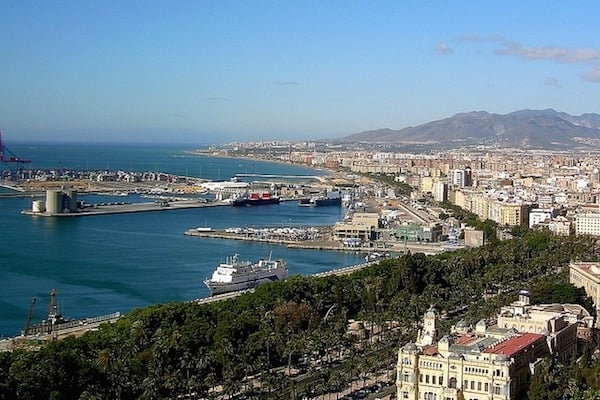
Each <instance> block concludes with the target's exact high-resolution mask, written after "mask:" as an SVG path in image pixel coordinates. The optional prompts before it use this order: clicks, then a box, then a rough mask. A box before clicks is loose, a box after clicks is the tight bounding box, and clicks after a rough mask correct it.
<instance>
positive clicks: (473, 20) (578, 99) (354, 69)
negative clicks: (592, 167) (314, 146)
mask: <svg viewBox="0 0 600 400" xmlns="http://www.w3.org/2000/svg"><path fill="white" fill-rule="evenodd" d="M598 15H600V3H598V2H597V1H579V2H554V1H547V0H545V1H536V0H533V1H523V0H520V1H510V0H507V1H493V2H492V1H481V2H473V1H409V0H403V1H383V0H381V1H377V0H369V1H360V0H357V1H347V0H343V1H336V0H328V1H322V0H318V1H294V0H289V1H287V0H286V1H281V0H277V1H267V0H265V1H260V0H240V1H229V0H215V1H211V0H200V1H198V0H189V1H178V0H173V1H164V0H161V1H154V0H139V1H138V0H127V1H120V0H119V1H114V0H105V1H81V0H74V1H61V0H52V1H51V0H38V1H19V0H0V131H1V132H2V138H3V140H4V142H6V143H8V142H10V141H85V142H115V141H117V142H156V143H175V142H181V143H223V142H228V141H243V142H247V141H255V140H312V139H326V138H336V137H343V136H346V135H350V134H353V133H357V132H362V131H365V130H371V129H379V128H391V129H401V128H405V127H408V126H416V125H419V124H423V123H426V122H429V121H433V120H438V119H442V118H447V117H450V116H452V115H454V114H457V113H461V112H469V111H488V112H491V113H500V114H505V113H509V112H512V111H516V110H520V109H526V108H527V109H545V108H553V109H555V110H557V111H564V112H568V113H571V114H576V115H579V114H581V113H591V112H600V24H598V22H597V18H598Z"/></svg>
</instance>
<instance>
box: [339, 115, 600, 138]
mask: <svg viewBox="0 0 600 400" xmlns="http://www.w3.org/2000/svg"><path fill="white" fill-rule="evenodd" d="M343 140H344V141H352V142H372V143H397V144H414V143H420V144H446V145H451V144H465V145H469V144H485V145H497V146H511V147H521V148H573V147H581V146H587V147H598V146H600V115H599V114H582V115H580V116H575V115H570V114H567V113H564V112H557V111H555V110H552V109H546V110H520V111H515V112H512V113H509V114H490V113H488V112H485V111H472V112H468V113H460V114H456V115H454V116H452V117H449V118H445V119H441V120H438V121H432V122H428V123H425V124H422V125H419V126H416V127H408V128H404V129H400V130H393V129H378V130H371V131H366V132H360V133H356V134H353V135H349V136H346V137H345V138H344V139H343Z"/></svg>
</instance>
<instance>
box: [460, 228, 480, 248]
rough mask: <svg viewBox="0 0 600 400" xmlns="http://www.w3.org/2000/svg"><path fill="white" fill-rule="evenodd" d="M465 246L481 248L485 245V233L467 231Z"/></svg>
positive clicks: (465, 231)
mask: <svg viewBox="0 0 600 400" xmlns="http://www.w3.org/2000/svg"><path fill="white" fill-rule="evenodd" d="M464 233H465V246H467V247H480V246H483V245H484V244H485V236H484V234H483V231H478V230H475V229H465V230H464Z"/></svg>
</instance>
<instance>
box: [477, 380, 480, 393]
mask: <svg viewBox="0 0 600 400" xmlns="http://www.w3.org/2000/svg"><path fill="white" fill-rule="evenodd" d="M477 390H479V391H481V382H477Z"/></svg>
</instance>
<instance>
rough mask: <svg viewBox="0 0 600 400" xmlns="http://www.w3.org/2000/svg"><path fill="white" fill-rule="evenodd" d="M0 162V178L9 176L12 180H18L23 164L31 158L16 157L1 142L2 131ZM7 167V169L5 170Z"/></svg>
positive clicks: (0, 141) (28, 162)
mask: <svg viewBox="0 0 600 400" xmlns="http://www.w3.org/2000/svg"><path fill="white" fill-rule="evenodd" d="M0 163H2V166H3V168H2V169H3V170H2V175H1V176H0V179H7V178H8V177H10V178H11V179H13V180H18V179H19V175H20V173H21V171H22V170H23V166H24V165H25V164H30V163H31V160H26V159H23V158H20V157H18V156H17V155H16V154H15V153H13V152H12V151H10V149H9V148H8V147H6V146H5V145H4V143H3V142H2V132H0ZM6 167H8V171H6Z"/></svg>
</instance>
